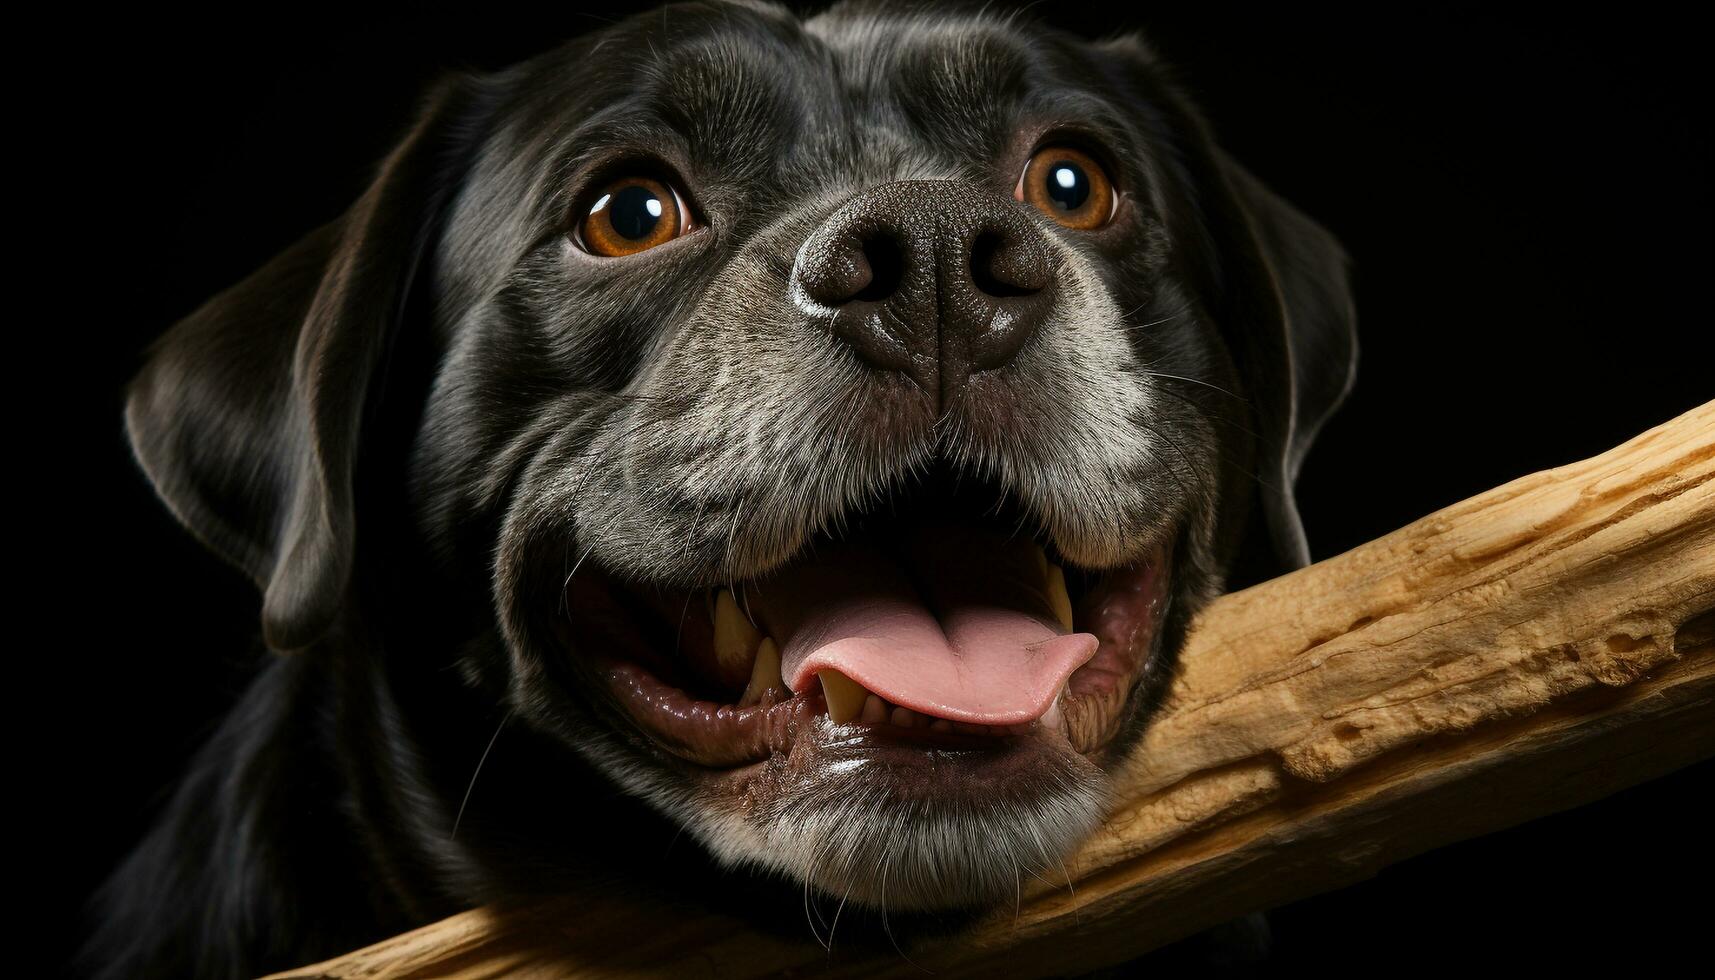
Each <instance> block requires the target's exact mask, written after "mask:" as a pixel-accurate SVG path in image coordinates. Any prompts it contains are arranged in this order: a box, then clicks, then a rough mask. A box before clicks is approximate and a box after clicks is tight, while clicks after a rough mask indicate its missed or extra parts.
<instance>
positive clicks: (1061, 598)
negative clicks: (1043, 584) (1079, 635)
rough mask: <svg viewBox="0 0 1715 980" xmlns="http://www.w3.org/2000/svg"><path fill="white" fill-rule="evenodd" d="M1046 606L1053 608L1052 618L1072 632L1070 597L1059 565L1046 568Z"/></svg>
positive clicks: (1063, 573) (1064, 573) (1064, 576)
mask: <svg viewBox="0 0 1715 980" xmlns="http://www.w3.org/2000/svg"><path fill="white" fill-rule="evenodd" d="M1048 604H1049V605H1050V606H1053V607H1054V618H1055V619H1058V620H1059V621H1060V625H1061V626H1062V627H1064V628H1065V630H1066V632H1068V633H1070V632H1072V597H1071V596H1070V595H1068V594H1067V592H1066V572H1065V571H1064V570H1062V569H1061V568H1060V566H1059V565H1054V564H1050V565H1049V566H1048Z"/></svg>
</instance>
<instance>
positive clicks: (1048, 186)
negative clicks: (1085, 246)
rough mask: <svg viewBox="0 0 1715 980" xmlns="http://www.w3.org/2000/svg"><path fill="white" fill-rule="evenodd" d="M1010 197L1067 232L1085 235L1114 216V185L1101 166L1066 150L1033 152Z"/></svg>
mask: <svg viewBox="0 0 1715 980" xmlns="http://www.w3.org/2000/svg"><path fill="white" fill-rule="evenodd" d="M1012 196H1013V197H1015V198H1017V199H1018V200H1020V201H1023V202H1025V203H1027V204H1030V205H1032V206H1034V207H1035V208H1036V209H1037V210H1038V211H1041V212H1042V213H1043V214H1046V215H1047V216H1048V217H1050V218H1053V219H1054V220H1055V221H1058V222H1060V223H1061V224H1063V225H1065V226H1066V227H1068V228H1076V229H1078V230H1080V231H1088V230H1090V229H1092V228H1100V227H1101V226H1103V225H1105V224H1107V223H1108V219H1109V218H1111V217H1113V213H1114V185H1113V184H1112V183H1111V182H1110V181H1109V180H1108V175H1107V172H1106V171H1104V170H1103V169H1102V165H1101V164H1099V163H1097V162H1096V161H1095V160H1092V159H1091V158H1090V156H1089V154H1087V153H1081V152H1079V151H1077V150H1074V149H1072V148H1071V147H1069V146H1049V147H1044V148H1043V149H1040V150H1037V151H1036V155H1035V156H1033V157H1031V158H1030V162H1029V163H1028V164H1026V165H1025V167H1024V175H1023V176H1022V177H1020V178H1018V187H1017V188H1016V189H1015V190H1014V191H1013V192H1012Z"/></svg>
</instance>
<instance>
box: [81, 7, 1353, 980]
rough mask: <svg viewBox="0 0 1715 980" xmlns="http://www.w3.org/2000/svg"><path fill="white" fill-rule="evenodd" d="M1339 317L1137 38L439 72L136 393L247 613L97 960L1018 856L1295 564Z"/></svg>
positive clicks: (158, 959)
mask: <svg viewBox="0 0 1715 980" xmlns="http://www.w3.org/2000/svg"><path fill="white" fill-rule="evenodd" d="M1354 352H1355V345H1354V336H1353V317H1352V310H1351V301H1350V296H1349V291H1348V287H1347V283H1346V276H1345V270H1344V258H1343V256H1342V253H1341V251H1340V249H1339V247H1338V246H1337V245H1336V243H1335V242H1334V241H1333V240H1332V239H1331V238H1330V237H1329V236H1328V235H1327V234H1326V233H1325V232H1324V231H1322V230H1321V229H1320V228H1318V227H1317V226H1316V225H1315V224H1314V223H1312V222H1311V221H1309V220H1308V219H1306V218H1305V217H1303V216H1302V215H1300V214H1298V213H1297V212H1296V211H1294V210H1292V209H1291V208H1290V207H1288V206H1287V205H1286V204H1284V203H1283V202H1281V201H1280V200H1279V199H1277V198H1275V197H1274V196H1273V195H1272V194H1270V193H1269V192H1268V191H1267V190H1265V189H1264V188H1263V187H1261V186H1260V185H1258V183H1257V182H1256V181H1255V180H1254V179H1252V178H1251V177H1250V176H1249V175H1248V174H1246V173H1245V172H1244V171H1243V170H1241V169H1240V168H1238V167H1237V166H1236V165H1234V164H1233V163H1232V162H1231V161H1230V160H1228V159H1227V158H1226V157H1225V156H1224V155H1223V154H1222V153H1221V152H1220V151H1219V150H1218V149H1217V148H1216V147H1215V146H1214V145H1213V144H1212V142H1211V140H1210V137H1209V134H1208V132H1207V129H1206V127H1205V126H1204V124H1203V123H1202V122H1201V121H1200V119H1199V117H1198V116H1197V114H1196V113H1195V111H1194V110H1193V109H1192V108H1191V107H1190V105H1189V104H1188V103H1187V101H1186V99H1185V98H1184V97H1183V95H1182V94H1181V93H1180V92H1179V91H1178V90H1177V89H1176V88H1175V87H1174V86H1173V85H1172V84H1171V82H1170V81H1169V80H1168V78H1167V75H1166V73H1165V72H1164V70H1163V69H1162V67H1161V66H1160V65H1159V64H1158V63H1157V61H1156V59H1155V58H1154V57H1152V56H1151V54H1150V52H1149V51H1148V49H1147V48H1146V47H1145V46H1144V45H1143V44H1142V43H1141V42H1139V41H1138V40H1136V39H1134V38H1125V39H1121V40H1117V41H1109V42H1103V43H1086V42H1084V41H1081V40H1077V39H1074V38H1070V37H1066V36H1063V35H1060V34H1057V33H1054V32H1052V31H1049V30H1046V29H1044V28H1041V27H1039V26H1034V25H1032V24H1030V23H1028V22H1025V21H1022V20H1017V19H1010V18H1002V17H997V16H993V15H986V14H969V15H949V14H946V13H938V12H937V13H930V12H924V11H921V10H920V11H916V12H913V11H911V10H903V11H902V10H896V9H893V8H888V7H875V6H867V5H846V6H841V7H838V8H836V9H834V10H832V11H830V12H827V13H825V14H822V15H820V16H817V17H815V18H814V19H812V20H809V21H807V22H800V21H798V20H797V19H796V18H794V17H793V16H792V15H790V14H789V13H787V12H785V11H784V10H781V9H777V8H774V7H767V6H760V5H753V4H736V5H713V4H710V5H685V6H676V7H673V8H670V9H669V10H668V11H666V12H665V13H662V12H654V13H651V14H649V15H647V16H643V17H639V18H636V19H633V20H631V21H627V22H624V23H621V24H618V25H616V26H613V27H611V28H608V29H606V30H603V31H602V32H600V33H599V34H595V35H593V36H590V37H586V38H582V39H579V40H577V41H575V42H572V43H570V44H568V45H566V46H564V47H562V48H560V49H558V50H556V51H553V52H551V53H549V54H546V55H543V56H541V57H538V58H536V59H533V60H532V61H530V62H527V63H525V64H522V65H519V66H517V67H515V68H513V69H511V70H508V71H504V72H501V73H498V74H495V75H492V76H486V77H471V76H462V75H461V76H457V77H452V78H449V79H447V80H445V81H444V82H443V83H442V84H440V85H439V86H438V87H437V88H436V89H435V90H434V92H433V93H432V95H431V96H430V97H429V98H428V99H427V101H426V104H425V106H424V108H423V110H422V113H421V117H420V119H419V120H418V121H417V123H416V124H415V126H414V127H413V128H412V130H411V131H410V132H409V133H408V134H407V135H406V136H405V137H404V139H403V140H402V141H401V142H400V143H399V145H398V147H397V149H395V150H394V151H393V153H392V154H391V155H390V156H389V157H388V158H387V160H386V161H385V162H384V163H383V165H382V166H381V168H380V171H379V174H378V175H377V177H376V178H375V181H374V183H373V184H372V186H371V187H370V188H369V190H368V191H367V192H366V193H365V194H364V195H363V197H362V198H361V199H360V200H359V201H358V202H357V203H356V204H355V205H354V206H353V207H352V208H351V210H350V211H349V212H348V213H347V214H346V215H344V216H343V217H342V218H341V219H339V220H338V221H336V222H334V223H332V224H330V225H328V226H326V227H324V228H321V229H319V230H318V231H316V232H313V233H312V234H310V235H309V236H308V237H307V238H305V239H304V240H303V241H302V242H300V243H299V244H298V245H296V246H295V247H293V248H292V249H291V250H289V251H288V252H286V253H285V254H283V255H281V256H280V257H279V258H277V259H275V260H274V261H273V262H272V263H270V264H269V265H267V266H266V267H264V268H263V269H262V270H260V271H259V272H257V273H256V274H254V275H252V276H251V277H250V278H248V279H246V280H245V281H243V282H242V283H240V284H238V285H237V286H234V287H233V288H231V289H230V290H228V291H227V292H225V293H223V294H221V295H220V296H218V297H216V298H215V299H214V300H213V301H211V302H210V303H209V304H207V305H206V306H204V307H203V308H202V309H200V310H198V311H197V312H195V313H194V314H192V315H191V316H190V317H189V318H187V319H186V320H185V321H184V322H182V323H180V324H178V325H177V326H176V327H174V328H173V330H172V331H171V332H170V333H168V334H167V335H166V336H165V337H164V338H163V339H162V340H161V341H160V343H159V344H158V345H157V346H156V348H155V349H154V350H153V352H152V353H151V355H150V358H149V361H148V363H147V365H146V367H145V368H144V369H143V371H142V373H141V374H140V376H139V377H138V378H137V380H136V381H135V383H134V385H133V387H132V389H131V392H130V401H129V404H128V409H127V423H128V425H129V431H130V433H131V437H132V441H133V445H134V447H135V450H136V454H137V457H138V459H139V460H140V462H141V464H142V466H143V468H144V469H145V470H146V471H147V473H148V475H149V477H150V479H151V480H152V481H153V482H154V484H155V486H156V487H157V489H158V490H159V492H160V495H161V497H162V498H163V500H164V501H165V502H166V503H167V505H168V506H169V507H170V508H172V510H173V512H174V513H175V514H176V515H177V516H178V517H179V518H180V519H181V520H182V521H183V522H184V524H185V525H186V526H187V527H188V528H189V529H190V530H191V531H192V532H193V533H194V534H196V535H197V536H198V537H199V538H200V539H201V540H203V541H204V542H205V543H206V544H207V545H208V546H209V547H210V548H211V549H212V550H214V551H215V552H216V553H218V554H219V555H221V556H222V557H224V558H226V559H227V560H229V561H231V562H234V563H235V564H237V565H239V566H240V567H242V568H243V569H245V570H246V571H248V572H249V573H250V574H251V575H252V576H253V577H254V578H255V580H256V581H257V583H258V584H259V586H260V587H261V588H262V590H263V591H264V595H265V599H264V604H263V615H262V618H263V634H264V638H265V640H266V643H267V646H268V647H269V648H271V650H273V651H275V652H276V653H277V654H278V655H277V656H274V657H272V658H271V659H270V660H269V662H268V663H267V664H266V666H265V667H264V668H263V669H262V671H261V672H260V675H259V676H258V677H257V678H256V680H255V681H254V683H253V684H252V685H251V686H250V688H249V690H248V691H247V692H246V694H245V695H244V696H243V698H242V700H241V702H240V703H239V704H238V706H237V707H236V708H234V710H233V711H232V714H231V715H230V717H228V719H227V720H226V721H225V723H224V724H223V725H222V727H221V728H220V730H219V732H218V733H217V734H216V735H215V736H214V738H213V739H212V741H211V742H210V743H209V744H208V745H207V746H206V747H205V748H204V749H203V750H202V752H201V753H200V754H199V755H198V757H197V759H196V762H195V764H194V766H193V767H192V770H191V772H190V773H189V775H188V776H187V777H186V779H185V781H184V783H183V785H182V786H181V787H180V788H179V790H178V791H177V793H176V795H175V796H174V798H173V800H172V802H171V803H170V805H169V806H168V807H167V810H166V812H165V813H164V814H163V816H162V818H161V820H160V823H159V825H158V826H157V827H156V828H155V829H154V830H153V832H152V833H151V834H150V835H149V836H148V838H147V839H146V840H145V841H144V842H143V844H142V845H141V847H140V848H139V849H138V850H137V852H136V853H135V854H134V855H133V856H132V857H131V858H130V859H129V860H128V861H127V862H126V864H125V865H124V866H123V867H122V868H121V869H120V871H119V872H118V873H117V874H116V876H115V877H114V878H113V880H112V881H111V882H110V883H109V885H108V886H107V888H106V889H105V891H104V892H103V894H102V897H101V903H102V904H101V909H102V916H103V925H102V927H101V929H100V931H99V933H98V935H97V936H96V938H95V940H94V942H93V943H92V945H91V949H90V955H91V957H92V958H93V959H94V961H95V962H97V963H99V964H101V965H102V966H103V967H104V968H105V969H106V970H107V971H108V972H110V973H111V974H113V975H118V976H138V975H146V974H150V975H152V974H166V975H178V974H185V973H192V974H198V975H240V974H250V973H255V972H257V971H261V970H267V969H270V968H280V967H287V966H292V965H297V964H299V963H302V962H307V961H311V960H314V959H317V958H320V957H325V956H327V955H331V954H335V953H338V952H341V951H343V950H345V949H348V948H351V947H354V946H357V945H361V944H363V943H365V942H368V941H373V940H375V939H378V938H380V937H382V936H384V935H386V934H388V933H391V932H394V931H398V930H401V929H404V928H407V927H409V926H412V925H415V924H419V923H422V922H424V921H427V920H429V919H431V918H434V917H437V916H440V915H443V914H447V913H450V912H452V911H455V910H457V909H459V908H462V907H467V906H470V905H472V904H475V903H481V902H488V901H493V900H496V899H503V898H506V897H508V896H516V895H520V894H523V893H527V892H542V891H552V890H553V889H554V888H555V887H556V884H557V883H558V884H560V885H563V884H564V883H565V882H566V881H568V880H571V879H573V878H577V877H579V876H582V877H584V878H585V879H586V880H587V878H588V877H589V876H592V875H604V876H605V875H625V874H626V873H627V872H628V871H629V872H632V874H631V877H632V878H633V879H647V878H653V879H660V880H662V881H664V882H665V883H666V887H668V888H670V889H674V890H678V891H683V890H685V889H688V888H690V887H692V882H693V881H696V882H701V881H705V880H708V879H709V878H711V877H712V876H710V875H704V874H703V872H702V871H698V870H693V869H692V867H691V866H692V865H694V864H695V862H693V861H687V860H684V857H686V856H687V855H688V853H689V852H690V850H691V849H690V848H681V850H680V852H679V853H680V855H681V861H680V865H678V866H674V867H673V868H671V869H658V870H651V871H649V872H648V873H647V874H639V873H636V869H637V868H638V867H639V866H640V858H639V855H646V856H649V857H650V858H651V860H654V855H658V854H660V853H661V852H662V851H663V850H665V849H666V848H667V847H668V845H669V842H670V840H671V839H672V838H673V837H674V836H675V835H676V834H677V833H678V832H679V831H681V830H682V831H685V832H688V836H689V837H690V838H693V839H694V840H695V841H696V842H698V843H700V844H701V845H702V849H703V851H702V852H701V853H706V854H708V855H712V856H713V858H714V859H715V860H714V863H715V864H717V865H718V866H720V867H725V868H732V867H743V868H751V869H757V870H759V871H763V872H767V873H768V874H766V875H763V876H762V877H764V878H773V879H783V880H784V881H785V882H786V884H787V885H788V886H789V887H792V888H797V889H804V890H805V893H806V894H810V893H811V892H812V891H813V892H814V893H819V894H822V895H826V896H829V897H830V898H831V899H833V900H839V901H841V902H846V901H849V902H850V903H851V904H852V905H853V906H854V907H857V906H865V907H871V908H875V909H883V910H885V909H892V910H895V911H913V910H915V911H918V912H923V911H934V910H945V909H961V908H969V907H981V906H982V905H984V904H985V903H991V902H993V901H995V900H996V899H998V898H1002V897H1004V898H1006V899H1008V900H1010V898H1011V896H1012V894H1013V891H1014V888H1015V886H1016V883H1017V880H1018V877H1019V876H1020V875H1024V874H1028V873H1031V872H1032V871H1036V870H1040V869H1043V868H1049V867H1054V866H1055V864H1056V862H1057V861H1059V860H1060V858H1061V857H1062V856H1063V855H1064V854H1065V853H1066V852H1067V851H1069V850H1070V849H1071V848H1073V847H1075V846H1076V845H1077V844H1078V843H1079V842H1080V840H1081V839H1082V838H1083V837H1084V836H1085V834H1086V833H1087V832H1088V831H1089V830H1090V829H1091V828H1092V827H1093V826H1094V825H1095V823H1096V821H1097V820H1098V819H1099V817H1100V816H1101V814H1102V810H1103V806H1104V802H1105V792H1106V787H1107V783H1108V779H1109V776H1108V772H1109V771H1110V770H1111V769H1112V767H1114V765H1115V764H1116V762H1117V761H1118V760H1119V759H1120V758H1121V757H1122V756H1123V755H1124V753H1125V752H1126V750H1127V749H1128V747H1130V746H1131V745H1132V744H1134V742H1135V741H1136V738H1137V736H1138V733H1139V732H1140V731H1141V729H1142V727H1143V726H1144V724H1145V723H1146V721H1147V719H1148V716H1149V713H1150V711H1149V709H1150V706H1151V704H1152V702H1153V700H1154V698H1155V697H1156V695H1157V693H1158V692H1159V691H1160V690H1161V686H1162V683H1163V680H1164V679H1165V678H1166V677H1167V675H1168V674H1169V672H1170V667H1171V664H1172V659H1173V654H1174V652H1175V650H1176V649H1177V648H1178V646H1179V642H1180V638H1181V636H1182V634H1183V632H1184V630H1185V628H1186V624H1187V622H1188V620H1189V618H1190V617H1191V616H1192V615H1193V614H1194V613H1195V611H1196V610H1197V609H1198V607H1199V606H1200V604H1201V603H1203V602H1204V601H1205V600H1206V599H1207V598H1208V597H1209V596H1211V595H1213V594H1215V593H1217V592H1218V591H1219V590H1221V589H1222V588H1223V587H1225V586H1226V585H1227V584H1229V583H1230V582H1232V581H1234V580H1235V579H1236V578H1241V577H1251V576H1255V575H1260V574H1267V573H1269V572H1272V571H1274V570H1278V569H1280V568H1283V567H1290V566H1293V565H1297V564H1301V563H1303V562H1304V561H1305V560H1306V556H1307V553H1306V547H1305V542H1304V536H1303V532H1302V529H1301V527H1300V524H1299V520H1298V517H1297V512H1296V507H1295V504H1294V500H1293V495H1292V484H1293V480H1294V477H1295V475H1296V472H1297V469H1298V466H1299V463H1300V461H1301V460H1302V459H1303V457H1304V454H1305V451H1306V449H1307V447H1308V445H1309V443H1310V441H1311V438H1312V437H1313V435H1314V434H1315V432H1316V430H1317V428H1318V427H1319V425H1320V424H1321V423H1322V421H1323V420H1324V419H1325V418H1326V416H1327V415H1328V414H1329V412H1331V411H1332V410H1333V408H1334V407H1335V405H1336V404H1337V403H1338V402H1339V401H1340V399H1341V397H1342V396H1343V394H1344V392H1345V390H1346V388H1347V386H1348V385H1349V383H1350V380H1351V375H1352V370H1353V366H1354ZM484 760H486V761H484ZM473 773H475V774H476V776H479V777H480V778H476V776H473ZM473 779H476V781H475V782H474V783H473ZM731 877H732V876H731V875H730V874H729V875H728V876H727V879H728V880H727V881H725V882H723V883H722V886H723V887H735V886H733V885H732V883H731ZM633 883H634V884H638V885H639V886H640V887H641V886H643V885H641V884H639V882H638V881H634V882H633Z"/></svg>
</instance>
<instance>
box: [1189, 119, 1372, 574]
mask: <svg viewBox="0 0 1715 980" xmlns="http://www.w3.org/2000/svg"><path fill="white" fill-rule="evenodd" d="M1210 152H1211V153H1212V154H1213V156H1214V160H1215V174H1216V175H1218V183H1216V184H1215V185H1214V187H1212V188H1210V190H1211V191H1212V193H1213V194H1214V195H1217V196H1223V197H1225V198H1226V199H1227V200H1226V201H1224V202H1222V203H1221V204H1217V205H1214V206H1213V207H1210V208H1209V210H1210V211H1211V212H1227V213H1228V215H1229V216H1230V217H1231V219H1232V220H1230V221H1226V222H1225V223H1224V227H1223V228H1221V229H1219V230H1217V231H1215V232H1214V239H1215V241H1216V242H1217V246H1218V247H1220V248H1221V250H1222V252H1223V253H1224V257H1225V262H1226V268H1225V269H1224V272H1225V273H1226V274H1225V276H1224V284H1223V288H1222V291H1221V293H1220V297H1219V302H1220V303H1222V304H1224V305H1225V306H1226V307H1227V309H1226V310H1224V311H1222V312H1219V313H1217V317H1218V318H1222V319H1223V320H1224V322H1223V327H1224V328H1225V329H1226V331H1227V336H1228V342H1229V343H1230V344H1232V345H1233V352H1234V357H1235V359H1236V360H1237V362H1238V368H1239V372H1240V374H1241V376H1242V377H1243V378H1244V380H1245V388H1246V391H1247V393H1248V395H1249V398H1250V400H1251V408H1252V411H1251V418H1252V423H1253V425H1254V426H1255V431H1256V439H1257V458H1256V478H1257V485H1258V489H1259V491H1260V493H1261V497H1262V516H1263V518H1264V520H1265V521H1266V522H1267V528H1268V536H1269V543H1270V545H1271V549H1272V552H1273V557H1274V559H1275V560H1276V561H1277V562H1278V563H1279V564H1280V565H1281V566H1284V568H1285V569H1292V568H1300V567H1302V566H1304V565H1307V564H1309V563H1310V544H1309V541H1308V540H1307V539H1306V537H1305V534H1304V523H1303V521H1302V520H1300V518H1299V515H1298V501H1297V498H1296V497H1295V496H1294V492H1293V486H1294V484H1296V483H1297V481H1298V471H1299V468H1300V467H1301V466H1302V465H1303V463H1304V457H1305V454H1307V453H1308V452H1309V451H1310V444H1311V442H1312V441H1313V440H1314V439H1315V438H1316V434H1317V433H1318V432H1319V431H1321V428H1322V424H1323V423H1324V422H1326V421H1327V420H1328V417H1329V416H1330V415H1332V414H1333V413H1334V410H1335V409H1336V408H1338V407H1339V406H1340V403H1341V402H1342V401H1344V400H1345V397H1346V394H1347V392H1348V391H1350V390H1351V386H1352V382H1353V380H1354V379H1355V377H1356V375H1357V366H1358V336H1357V315H1356V313H1355V311H1354V308H1353V302H1352V290H1351V284H1350V280H1349V277H1348V273H1347V259H1346V253H1345V251H1344V250H1343V249H1341V247H1340V244H1339V243H1338V242H1337V241H1335V239H1334V236H1332V235H1330V234H1329V233H1328V232H1327V231H1326V230H1325V229H1324V228H1322V226H1321V225H1318V224H1317V223H1316V222H1314V221H1312V220H1310V219H1309V218H1307V217H1305V216H1304V214H1302V213H1301V212H1299V211H1298V210H1297V209H1296V208H1294V207H1292V206H1291V205H1290V204H1287V203H1286V202H1285V201H1283V200H1281V198H1280V197H1278V196H1277V195H1275V194H1274V193H1273V192H1272V191H1270V190H1269V189H1268V188H1266V187H1264V186H1263V185H1262V184H1261V183H1260V182H1259V181H1258V180H1257V179H1256V178H1255V177H1253V176H1251V174H1250V173H1249V172H1248V171H1246V170H1245V169H1244V168H1243V167H1240V166H1239V165H1238V164H1236V163H1234V162H1233V161H1232V160H1231V159H1229V158H1228V157H1227V156H1226V154H1225V153H1222V152H1221V151H1219V150H1218V149H1214V148H1212V147H1211V148H1210Z"/></svg>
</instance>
